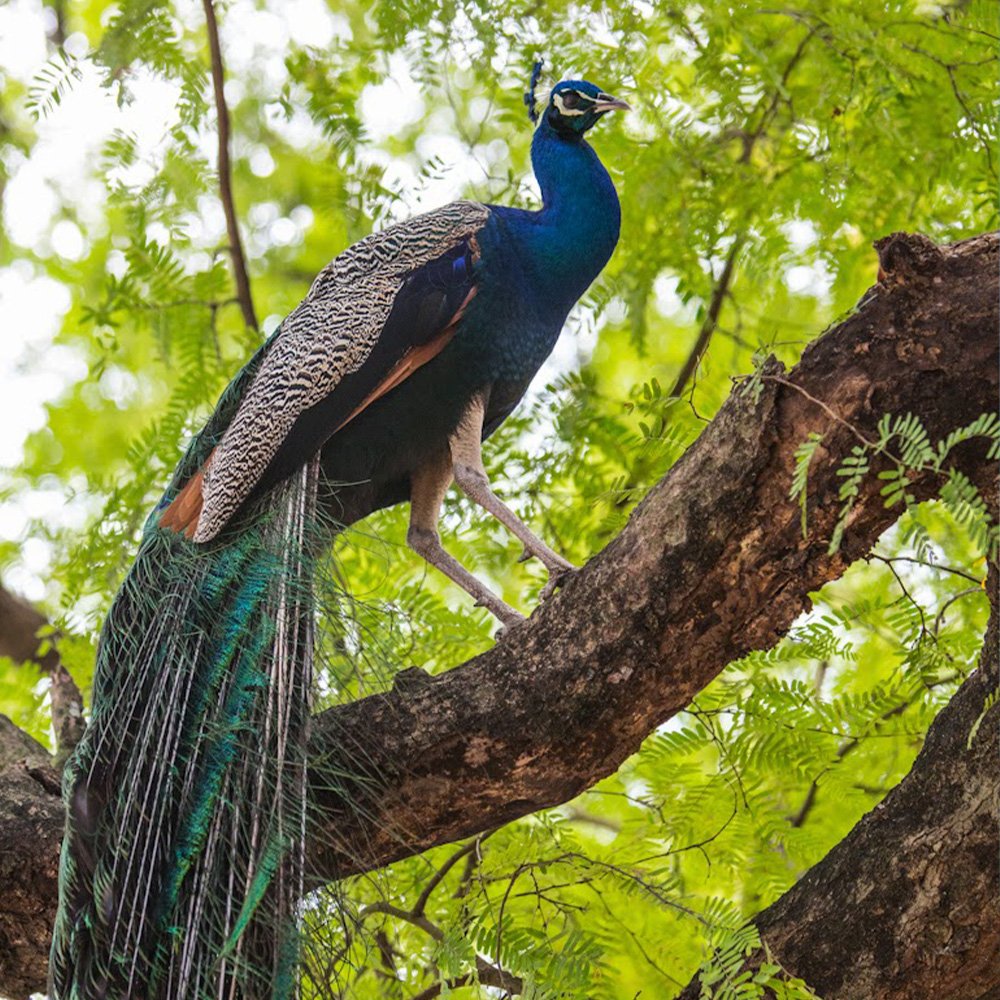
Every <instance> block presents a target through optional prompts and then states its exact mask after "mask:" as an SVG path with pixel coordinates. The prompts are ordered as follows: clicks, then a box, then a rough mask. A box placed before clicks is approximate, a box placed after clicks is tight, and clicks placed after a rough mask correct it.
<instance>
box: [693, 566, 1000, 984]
mask: <svg viewBox="0 0 1000 1000" xmlns="http://www.w3.org/2000/svg"><path fill="white" fill-rule="evenodd" d="M996 583H997V578H996V575H995V574H994V575H993V578H992V581H991V584H992V587H991V590H992V593H991V594H990V598H991V602H992V614H991V616H990V625H989V628H988V630H987V635H986V642H985V644H984V646H983V654H982V658H981V661H980V668H979V670H977V671H976V673H975V674H973V676H972V677H971V678H970V679H969V680H968V681H966V683H965V684H963V685H962V688H961V689H960V690H959V692H958V694H957V695H955V697H954V698H953V699H952V700H951V702H950V703H949V705H948V706H947V708H945V709H944V710H943V711H942V712H941V714H940V715H939V716H938V717H937V719H935V720H934V724H933V725H932V726H931V728H930V731H929V732H928V734H927V741H926V743H925V744H924V747H923V749H922V750H921V752H920V755H919V757H918V758H917V760H916V762H915V763H914V765H913V769H912V771H911V772H910V774H908V775H907V776H906V778H905V779H904V780H903V781H902V782H901V783H900V784H899V786H898V787H896V788H894V789H893V790H892V791H891V792H890V793H889V794H888V796H886V798H885V800H884V801H883V802H882V803H881V804H880V805H879V806H877V807H876V808H875V809H874V810H873V811H872V812H870V813H869V814H868V815H867V816H865V817H864V819H862V820H861V822H859V823H858V825H857V826H856V827H855V828H854V829H853V830H852V831H851V832H850V833H849V834H848V835H847V837H845V838H844V840H842V841H841V842H840V843H839V844H837V846H836V847H835V848H834V849H833V850H832V851H830V853H829V854H828V855H827V856H826V857H825V858H824V859H823V860H822V861H821V862H820V863H819V864H818V865H815V866H814V867H813V868H811V869H810V870H809V871H808V872H807V873H806V875H805V876H804V877H803V878H802V879H800V880H799V881H798V882H797V883H796V884H795V885H794V886H793V887H792V888H791V889H789V891H788V892H786V893H785V894H784V895H783V896H782V897H781V898H780V899H779V900H778V901H777V902H775V903H773V904H772V905H771V906H769V907H768V908H767V909H766V910H764V911H763V912H762V913H760V914H759V915H758V916H757V918H756V919H755V920H754V923H755V924H756V925H757V928H758V930H759V931H760V935H761V940H762V941H764V942H765V943H766V944H767V946H768V947H769V948H770V949H771V954H772V955H773V956H774V958H775V959H776V960H777V961H779V962H780V963H781V965H782V966H783V967H784V968H785V969H786V970H787V971H788V972H790V973H792V974H794V975H795V976H797V977H799V978H801V979H804V980H805V981H806V982H807V983H808V984H809V985H810V986H811V987H812V988H813V990H814V991H815V992H816V993H817V994H818V995H819V996H821V997H823V1000H924V998H926V997H941V998H942V1000H945V998H949V1000H950V998H952V997H955V998H958V997H961V998H963V1000H989V998H990V997H996V996H997V988H998V984H1000V957H998V956H1000V897H998V894H997V885H996V883H997V856H998V852H1000V832H998V829H997V817H996V812H995V810H996V800H997V784H998V782H997V758H998V755H1000V703H997V704H994V705H993V707H992V708H991V709H990V710H989V711H988V712H987V713H986V714H985V715H983V709H984V706H985V702H986V698H987V696H988V695H989V694H990V692H991V691H995V690H996V688H997V681H998V670H997V652H998V649H997V641H998V638H1000V637H998V630H997V622H998V607H997V593H996ZM973 733H975V735H974V736H973ZM762 959H763V955H762V954H761V953H760V952H758V953H756V954H755V955H753V956H752V957H751V958H750V959H749V961H748V963H747V964H748V966H752V967H756V966H758V965H759V964H760V962H761V961H762ZM700 996H701V985H700V983H699V982H698V980H697V978H696V979H695V980H693V981H692V982H691V983H690V984H689V985H688V987H687V989H685V990H684V991H683V993H681V995H680V997H679V998H678V1000H698V998H699V997H700Z"/></svg>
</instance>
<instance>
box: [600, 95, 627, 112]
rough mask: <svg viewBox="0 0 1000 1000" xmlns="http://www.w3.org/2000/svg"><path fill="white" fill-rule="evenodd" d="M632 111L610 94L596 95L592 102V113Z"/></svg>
mask: <svg viewBox="0 0 1000 1000" xmlns="http://www.w3.org/2000/svg"><path fill="white" fill-rule="evenodd" d="M631 110H632V109H631V108H630V107H629V105H627V104H626V103H625V102H624V101H621V100H619V99H618V98H617V97H612V96H611V95H610V94H598V95H597V100H596V101H595V102H594V111H631Z"/></svg>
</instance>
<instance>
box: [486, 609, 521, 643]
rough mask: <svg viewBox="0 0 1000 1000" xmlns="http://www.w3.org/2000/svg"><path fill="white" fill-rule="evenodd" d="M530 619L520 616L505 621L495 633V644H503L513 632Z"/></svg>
mask: <svg viewBox="0 0 1000 1000" xmlns="http://www.w3.org/2000/svg"><path fill="white" fill-rule="evenodd" d="M527 620H528V619H527V618H525V617H524V615H522V614H518V615H517V617H516V618H511V619H509V620H505V621H504V622H503V623H502V624H501V626H500V628H498V629H497V630H496V632H494V633H493V641H494V642H503V641H504V639H506V638H507V637H508V636H509V635H510V634H511V633H512V632H516V631H517V630H518V629H519V628H520V627H521V626H522V625H523V624H524V623H525V622H526V621H527Z"/></svg>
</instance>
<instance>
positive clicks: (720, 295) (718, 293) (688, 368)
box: [670, 236, 743, 396]
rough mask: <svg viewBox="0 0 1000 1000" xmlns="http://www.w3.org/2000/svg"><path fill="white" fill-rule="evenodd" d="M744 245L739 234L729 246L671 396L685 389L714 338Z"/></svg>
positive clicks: (677, 394)
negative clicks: (703, 316) (692, 344)
mask: <svg viewBox="0 0 1000 1000" xmlns="http://www.w3.org/2000/svg"><path fill="white" fill-rule="evenodd" d="M742 246H743V238H742V236H737V237H736V239H734V240H733V245H732V246H731V247H730V248H729V253H728V254H727V255H726V262H725V264H723V266H722V273H721V274H720V275H719V280H718V281H717V282H716V283H715V288H714V289H713V290H712V298H711V301H710V302H709V303H708V311H707V312H706V313H705V318H704V319H703V320H702V323H701V327H700V329H699V330H698V336H697V338H696V339H695V342H694V347H692V348H691V353H690V354H689V355H688V356H687V359H686V360H685V361H684V364H683V365H682V366H681V370H680V372H679V373H678V375H677V381H676V382H674V387H673V388H672V389H671V390H670V395H671V396H679V395H680V394H681V393H682V392H683V391H684V387H685V386H686V385H687V384H688V382H689V380H690V379H691V376H692V375H694V373H695V371H697V369H698V365H699V364H700V362H701V358H702V355H703V354H704V353H705V351H706V349H707V348H708V342H709V341H710V340H711V339H712V334H713V333H715V328H716V327H717V326H718V325H719V313H720V312H721V311H722V303H723V302H725V301H726V296H727V295H728V294H729V286H730V284H732V280H733V268H734V267H735V265H736V257H737V255H738V254H739V252H740V247H742Z"/></svg>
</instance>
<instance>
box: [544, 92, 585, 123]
mask: <svg viewBox="0 0 1000 1000" xmlns="http://www.w3.org/2000/svg"><path fill="white" fill-rule="evenodd" d="M567 93H573V94H577V95H579V96H580V97H582V98H583V99H584V100H585V101H587V102H588V103H590V100H591V99H590V98H589V97H588V96H587V95H586V94H581V93H580V91H579V90H573V91H567V90H564V91H562V92H561V93H555V94H553V95H552V103H553V104H554V105H555V106H556V107H557V108H558V109H559V114H561V115H566V116H567V117H569V116H570V115H585V114H586V113H587V111H588V110H589V109H588V108H567V107H566V105H565V103H564V102H563V97H562V95H563V94H567Z"/></svg>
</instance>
